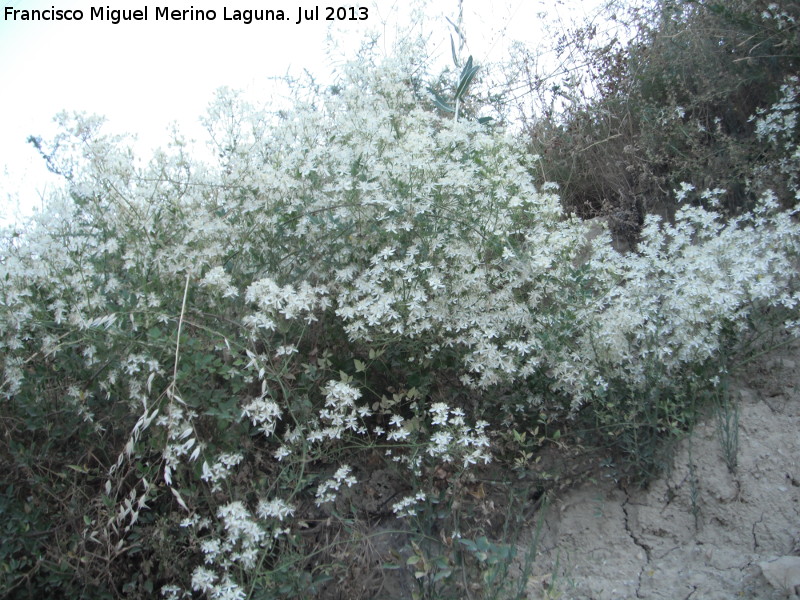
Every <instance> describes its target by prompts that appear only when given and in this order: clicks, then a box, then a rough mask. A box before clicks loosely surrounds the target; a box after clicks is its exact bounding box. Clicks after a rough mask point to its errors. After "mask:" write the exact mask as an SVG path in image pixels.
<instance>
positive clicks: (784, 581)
mask: <svg viewBox="0 0 800 600" xmlns="http://www.w3.org/2000/svg"><path fill="white" fill-rule="evenodd" d="M798 365H800V350H798V349H794V350H793V351H791V352H784V353H783V354H782V355H780V356H778V357H773V358H771V359H770V360H768V361H766V362H764V363H762V364H761V365H760V366H759V367H756V368H753V369H751V371H750V372H749V373H747V374H746V376H744V377H743V379H742V380H741V381H742V382H741V383H739V384H738V385H737V387H736V389H735V391H734V394H733V396H734V397H735V398H737V399H738V424H739V425H738V453H737V454H736V456H737V459H738V466H737V467H736V470H735V472H733V473H732V472H730V471H729V469H728V468H727V466H726V463H725V454H724V451H723V448H722V444H721V441H720V439H721V436H720V428H719V424H718V421H717V420H716V419H714V418H709V420H708V421H706V422H704V423H701V424H700V425H699V426H698V427H697V428H696V430H695V431H694V433H693V434H692V435H691V437H689V438H688V439H686V440H684V441H683V442H682V443H681V444H680V445H679V447H678V449H677V452H676V454H675V457H674V463H673V465H672V467H671V469H670V470H669V471H668V472H667V473H666V474H665V475H664V476H663V477H662V478H661V479H658V480H656V481H654V482H653V483H652V484H651V485H650V487H649V488H648V489H647V490H640V489H635V490H634V489H629V490H625V489H623V488H622V486H621V485H620V484H619V483H617V482H615V481H614V480H613V478H612V477H611V476H610V473H603V472H602V471H601V472H600V473H599V475H598V477H597V478H596V480H595V482H593V483H587V484H585V485H583V486H581V487H578V488H575V489H573V490H571V491H569V492H567V493H565V494H563V495H562V496H561V497H560V498H558V499H557V500H555V501H554V502H553V503H552V504H551V505H550V507H549V509H548V511H547V513H546V515H545V518H544V524H543V527H542V531H541V538H540V543H539V551H540V554H539V555H538V556H537V558H536V561H535V564H534V567H533V573H532V575H531V577H530V578H529V579H528V584H527V590H528V598H529V599H531V600H534V599H537V600H538V599H540V598H563V599H567V598H572V599H576V600H577V599H593V600H601V599H602V600H621V599H624V598H646V599H664V600H678V599H681V600H682V599H690V598H691V599H694V600H701V599H702V600H705V599H709V600H714V599H720V600H722V599H725V600H729V599H732V598H758V599H773V598H781V599H783V598H792V597H793V595H792V594H794V593H795V592H800V557H798V554H800V373H799V372H798ZM728 414H729V417H733V413H728ZM731 421H732V419H731ZM782 557H785V558H782ZM768 579H769V580H771V583H770V581H768ZM794 586H798V587H797V588H796V589H795V587H794Z"/></svg>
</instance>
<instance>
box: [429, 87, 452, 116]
mask: <svg viewBox="0 0 800 600" xmlns="http://www.w3.org/2000/svg"><path fill="white" fill-rule="evenodd" d="M430 92H431V93H432V94H433V96H434V99H433V103H434V104H435V105H436V106H437V108H439V109H440V110H443V111H445V112H449V113H454V112H456V109H455V108H453V107H452V106H450V105H449V104H447V103H446V102H445V100H444V98H442V97H441V96H440V95H439V94H437V93H436V92H434V91H433V89H432V88H430Z"/></svg>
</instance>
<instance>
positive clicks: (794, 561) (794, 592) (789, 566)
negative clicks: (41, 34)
mask: <svg viewBox="0 0 800 600" xmlns="http://www.w3.org/2000/svg"><path fill="white" fill-rule="evenodd" d="M758 566H759V567H761V572H762V573H763V574H764V578H765V579H766V580H767V581H769V583H770V585H772V587H774V588H776V589H778V590H782V591H784V592H786V594H787V597H788V598H792V599H795V598H798V597H800V596H798V594H800V556H781V557H780V558H776V559H771V560H765V561H763V562H760V563H758Z"/></svg>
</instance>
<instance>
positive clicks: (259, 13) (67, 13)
mask: <svg viewBox="0 0 800 600" xmlns="http://www.w3.org/2000/svg"><path fill="white" fill-rule="evenodd" d="M148 8H149V7H147V6H145V7H143V8H138V9H120V8H111V7H110V6H92V7H90V9H89V20H90V21H95V20H97V21H109V22H111V23H113V24H114V25H117V24H119V23H121V22H123V21H147V17H148ZM84 16H85V14H84V11H83V10H81V9H60V8H56V7H55V6H52V7H50V8H45V9H22V8H14V7H13V6H6V7H5V11H4V17H5V20H6V21H82V20H83V18H84ZM322 16H323V19H324V20H325V21H365V20H367V19H368V18H369V11H368V9H367V8H366V7H350V6H348V7H344V6H339V7H334V6H325V7H323V10H322ZM216 18H217V11H216V10H213V9H200V8H195V7H194V6H191V7H189V8H185V9H173V10H170V8H169V7H168V6H156V7H155V20H156V21H215V20H216ZM222 20H223V21H240V22H242V23H244V24H245V25H249V24H250V23H252V22H253V21H289V20H291V17H289V16H288V15H287V14H286V13H285V12H284V11H283V10H282V9H271V8H269V9H255V10H252V9H246V10H239V9H229V8H228V7H227V6H225V7H223V9H222ZM319 20H321V19H320V7H319V6H314V7H313V8H303V7H302V6H301V7H298V9H297V19H296V21H295V24H299V23H302V22H303V21H319Z"/></svg>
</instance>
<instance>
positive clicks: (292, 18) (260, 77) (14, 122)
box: [0, 0, 598, 222]
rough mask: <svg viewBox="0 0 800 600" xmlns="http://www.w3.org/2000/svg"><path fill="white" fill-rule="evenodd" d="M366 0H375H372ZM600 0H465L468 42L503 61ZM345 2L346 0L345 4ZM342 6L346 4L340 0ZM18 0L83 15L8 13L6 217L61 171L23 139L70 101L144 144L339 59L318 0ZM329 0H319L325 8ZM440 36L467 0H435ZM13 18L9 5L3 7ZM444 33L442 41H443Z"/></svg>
mask: <svg viewBox="0 0 800 600" xmlns="http://www.w3.org/2000/svg"><path fill="white" fill-rule="evenodd" d="M364 1H365V2H366V1H369V0H364ZM597 2H598V0H591V1H587V0H584V1H583V2H581V1H580V0H575V1H572V2H570V1H563V2H562V1H559V0H549V1H545V0H538V1H536V0H463V12H464V21H463V24H464V27H465V30H466V34H467V39H468V43H469V48H468V51H469V52H470V53H472V54H474V55H475V60H476V62H477V63H478V64H485V63H488V62H491V61H495V60H500V59H501V58H502V53H503V52H504V51H505V47H506V45H507V44H508V42H509V41H511V40H515V39H516V40H520V41H523V42H525V43H527V44H530V45H532V46H535V45H536V43H537V41H538V40H537V37H538V35H537V34H539V24H540V22H541V18H542V17H546V18H547V19H558V20H566V19H568V18H569V16H568V15H570V14H575V13H574V11H575V10H576V8H577V10H578V13H577V14H578V15H582V14H585V13H586V12H587V11H588V10H589V8H587V7H593V6H595V5H596V4H597ZM341 4H342V5H344V4H345V2H342V3H341ZM108 5H111V6H112V7H113V8H123V9H124V8H132V9H141V8H143V7H144V6H148V20H147V21H133V22H123V23H120V24H118V25H114V24H112V23H111V22H103V21H97V20H95V21H91V20H90V19H89V12H90V7H91V6H108ZM165 5H166V6H169V7H170V9H180V8H189V7H194V8H195V9H209V8H213V9H214V10H216V11H217V18H216V20H215V21H205V22H203V21H183V22H181V21H156V20H155V14H154V13H155V7H156V6H165ZM332 5H333V6H338V4H335V3H332ZM406 5H407V2H401V1H399V0H375V2H374V3H372V4H364V6H367V7H368V8H369V19H368V20H367V21H355V22H346V23H342V24H340V25H339V27H338V29H339V31H340V33H339V34H338V35H337V34H336V33H335V32H334V37H335V38H336V39H338V40H340V41H341V42H342V45H343V51H344V52H345V53H347V51H348V46H349V47H351V48H355V47H356V46H357V42H358V41H359V40H360V39H361V38H362V36H363V35H364V34H366V33H367V32H368V31H374V30H377V31H379V32H381V33H382V34H383V35H384V36H385V37H386V38H387V39H390V38H391V35H392V33H393V32H394V30H395V28H397V27H401V26H403V25H404V24H405V22H407V19H408V9H407V8H406ZM5 6H12V7H13V8H17V9H28V10H30V9H40V10H41V9H49V8H52V7H55V8H56V9H77V8H80V9H82V10H83V11H84V18H83V20H82V21H78V22H71V21H55V22H44V21H38V22H31V21H21V20H17V21H11V20H6V19H5V18H0V82H2V90H3V91H2V92H0V222H3V221H5V222H8V221H10V220H13V219H14V218H15V216H16V215H17V214H19V213H29V212H30V211H31V209H32V207H35V206H37V205H39V204H40V200H39V197H40V195H42V194H45V193H46V191H47V188H48V186H49V187H52V186H53V185H55V184H56V182H57V181H58V180H57V179H56V178H54V177H53V176H51V175H50V174H49V173H48V172H47V171H46V169H45V168H44V164H43V161H42V159H41V158H40V157H39V156H38V155H37V154H36V151H35V150H34V149H33V147H32V146H30V144H27V143H26V138H27V137H28V136H29V135H31V134H35V135H43V136H44V137H45V138H47V137H49V136H50V135H52V133H53V131H54V128H53V124H52V119H53V116H54V115H55V114H57V113H58V112H60V111H62V110H70V111H72V110H76V111H85V112H88V113H96V114H100V115H104V116H105V117H107V119H108V130H109V131H112V132H117V133H123V132H127V133H134V134H136V135H137V137H138V139H139V142H140V145H141V146H142V148H152V147H155V146H157V145H159V144H164V143H166V142H167V141H168V138H167V129H168V127H169V125H170V123H172V122H177V123H178V125H179V126H180V129H181V130H182V131H183V132H184V133H185V134H186V135H187V136H188V137H190V138H202V136H203V131H202V129H201V128H200V126H199V124H198V118H199V117H200V116H201V115H202V114H203V113H204V112H205V108H206V106H207V104H208V102H209V101H210V100H211V98H212V95H213V92H214V90H215V89H217V88H218V87H220V86H229V87H232V88H240V89H249V90H251V91H252V90H262V89H266V87H267V86H268V81H269V80H268V78H269V77H276V76H280V75H283V74H285V73H286V72H287V71H290V72H292V73H295V74H298V73H300V72H302V69H304V68H306V69H308V70H309V71H311V72H312V73H314V74H315V75H318V76H321V77H323V78H324V77H325V76H326V75H327V74H329V73H330V72H331V70H332V65H331V64H329V61H330V59H329V58H327V57H326V54H325V47H326V46H325V39H326V35H327V34H328V27H327V24H326V23H325V22H324V21H320V22H309V21H305V22H303V23H300V24H297V25H296V24H295V22H296V20H297V13H298V8H299V7H301V6H302V7H304V8H308V7H313V6H315V4H311V3H304V2H303V1H302V0H296V1H295V2H290V1H286V2H276V1H274V0H273V1H269V2H266V1H260V2H250V3H245V2H242V1H241V0H230V1H229V2H209V1H207V0H194V1H193V2H175V1H174V0H173V3H168V2H166V0H163V1H160V2H158V1H157V2H150V1H149V0H141V1H140V2H138V3H137V2H130V1H128V0H126V1H123V2H113V4H112V3H111V2H108V3H103V2H100V1H95V2H92V1H91V0H90V1H86V0H46V1H40V0H6V2H5V3H4V4H3V8H4V7H5ZM223 6H227V7H228V11H229V13H230V12H231V11H232V10H234V9H247V8H253V7H263V8H275V9H277V8H281V9H283V10H284V11H285V14H286V16H287V17H288V18H289V20H288V21H284V22H274V21H273V22H253V23H252V24H250V25H245V24H243V23H240V22H233V21H223V17H222V8H223ZM324 6H325V4H320V15H321V16H323V17H324V14H325V12H324V9H323V7H324ZM425 12H426V15H428V16H429V21H428V24H427V26H429V27H430V28H431V31H430V32H429V33H430V34H431V36H432V37H431V40H432V41H433V42H434V43H435V44H439V46H438V47H439V49H440V52H441V54H442V56H443V57H446V58H448V59H449V55H450V41H449V34H450V31H451V30H450V29H449V25H448V24H447V22H446V20H445V19H444V16H445V15H446V16H449V17H450V18H451V19H452V20H454V21H455V20H456V16H457V12H458V0H430V1H428V2H427V3H426V9H425ZM2 17H4V14H3V15H2ZM438 38H440V42H441V43H439V41H437V40H438Z"/></svg>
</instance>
